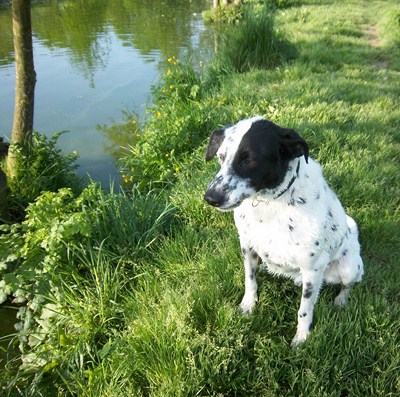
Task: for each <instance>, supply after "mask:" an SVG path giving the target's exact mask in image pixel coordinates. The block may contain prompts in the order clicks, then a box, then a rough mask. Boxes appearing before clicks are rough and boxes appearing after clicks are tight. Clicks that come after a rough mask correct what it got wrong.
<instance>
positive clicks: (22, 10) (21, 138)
mask: <svg viewBox="0 0 400 397" xmlns="http://www.w3.org/2000/svg"><path fill="white" fill-rule="evenodd" d="M12 19H13V40H14V53H15V65H16V83H15V105H14V122H13V129H12V133H11V146H10V149H9V153H8V157H7V169H8V175H9V176H10V177H14V176H15V173H16V165H17V164H16V156H15V150H14V149H15V148H14V145H13V144H14V143H17V144H19V145H22V146H28V145H29V144H30V143H31V140H32V130H33V111H34V95H35V83H36V73H35V68H34V64H33V50H32V27H31V1H30V0H12Z"/></svg>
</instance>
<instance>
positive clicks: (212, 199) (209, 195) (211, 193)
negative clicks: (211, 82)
mask: <svg viewBox="0 0 400 397" xmlns="http://www.w3.org/2000/svg"><path fill="white" fill-rule="evenodd" d="M245 198H247V196H246V195H243V196H242V197H240V198H239V199H238V200H235V202H234V203H230V202H229V199H228V197H227V196H226V194H224V193H223V192H221V191H219V190H214V189H208V190H207V191H206V193H205V195H204V200H205V201H207V203H208V204H210V205H212V206H213V207H215V208H216V209H217V210H219V211H223V212H228V211H232V210H234V209H235V208H237V207H239V205H240V204H241V203H242V202H243V200H244V199H245Z"/></svg>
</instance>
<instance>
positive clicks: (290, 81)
mask: <svg viewBox="0 0 400 397" xmlns="http://www.w3.org/2000/svg"><path fill="white" fill-rule="evenodd" d="M303 3H304V4H305V3H307V7H305V6H303V5H299V6H294V7H292V8H288V9H285V12H284V13H280V14H277V15H276V18H278V19H277V22H278V23H279V24H280V25H281V26H285V28H287V29H288V30H290V31H291V32H293V33H292V35H293V42H294V43H296V46H297V48H298V50H299V56H298V57H297V58H296V59H295V60H294V61H293V62H291V63H287V64H282V65H281V66H279V67H277V68H273V69H270V70H264V69H252V70H250V71H249V72H247V73H232V72H228V71H224V70H221V69H220V68H218V67H216V66H215V65H212V68H210V69H208V70H207V72H205V73H202V71H198V70H196V69H194V68H190V67H188V66H187V65H181V64H180V63H179V62H177V60H176V59H174V58H170V61H169V62H168V65H169V66H168V69H169V70H170V71H169V72H168V69H167V72H166V74H165V76H164V77H163V80H162V83H161V84H162V85H161V86H160V87H159V89H157V88H155V91H154V92H155V102H154V107H153V108H152V109H151V110H150V115H149V118H148V119H147V120H145V121H144V123H143V125H142V127H141V128H142V132H141V137H140V138H139V144H138V145H139V146H138V147H139V148H138V149H137V150H138V151H137V152H134V151H133V149H131V152H130V153H127V155H126V164H128V165H129V167H127V169H126V172H131V174H130V175H132V176H133V175H134V177H135V178H137V179H135V181H137V180H142V181H144V182H143V183H142V186H141V189H143V190H148V191H149V193H147V194H144V193H141V189H134V190H133V192H132V195H131V194H130V193H126V194H124V193H122V194H116V193H113V192H112V193H110V194H105V193H104V192H102V191H100V190H99V189H98V188H97V187H95V186H90V187H88V188H87V189H85V190H84V191H83V192H82V194H81V195H80V196H78V197H76V198H75V196H74V195H73V194H72V193H71V191H70V190H68V189H67V190H65V189H63V190H61V191H60V192H58V193H44V194H43V195H42V196H41V197H40V198H39V199H38V200H37V202H36V203H34V204H32V205H31V206H29V207H28V210H27V219H26V221H25V222H23V223H22V224H20V225H13V226H7V227H4V226H3V230H2V233H3V234H2V235H0V256H1V267H2V270H1V271H0V272H1V275H2V284H1V290H2V291H3V293H4V295H5V294H14V295H13V297H14V298H17V297H22V298H25V299H28V300H27V301H26V304H25V306H23V307H22V308H21V309H20V321H19V324H18V334H17V336H16V337H15V342H16V343H18V342H19V344H20V346H21V348H22V353H21V356H20V358H18V359H16V360H15V361H10V362H9V364H8V367H7V370H5V371H4V370H2V371H1V373H0V384H1V387H2V389H1V391H2V392H3V391H4V392H5V393H7V392H9V393H10V394H11V395H12V393H15V394H16V395H21V394H22V395H32V396H36V395H46V396H52V395H58V396H66V395H77V396H78V395H79V396H93V397H94V396H96V397H97V396H110V397H113V396H115V397H117V396H143V395H148V396H195V395H207V396H216V395H226V396H228V395H229V396H247V395H251V396H277V397H279V396H288V397H292V396H293V397H294V396H324V397H335V396H338V395H343V396H344V395H346V396H347V395H349V396H350V395H354V396H358V395H362V396H371V397H372V396H378V395H379V396H380V395H382V396H397V395H399V393H400V383H399V379H398V371H397V369H398V368H399V366H400V355H399V345H400V334H399V332H398V330H399V327H400V305H399V302H400V294H399V288H398V285H399V272H398V267H399V253H400V246H399V239H398V226H399V221H398V218H399V202H398V197H399V186H400V181H399V176H400V175H399V173H398V166H397V164H398V163H399V153H400V152H399V142H400V136H399V120H400V110H399V109H400V104H399V98H400V97H399V91H400V85H399V79H398V69H399V65H400V64H399V62H398V58H396V57H394V56H392V54H388V52H390V51H392V49H393V46H392V45H389V46H387V47H386V46H380V45H378V46H373V45H371V44H370V43H368V36H367V34H366V33H365V32H366V31H367V29H368V28H369V27H370V26H375V24H377V23H378V21H382V20H384V18H385V15H387V12H388V10H391V9H394V8H395V5H396V4H395V1H394V0H391V1H388V2H385V3H382V2H381V1H372V2H368V3H365V2H362V3H358V2H353V1H351V2H350V1H346V2H340V3H338V2H335V3H334V4H333V3H332V2H331V1H328V0H320V1H315V0H312V1H311V0H304V2H303ZM380 34H383V35H384V34H385V32H384V31H381V32H380ZM389 55H390V58H389V59H390V62H389V63H388V64H385V65H383V66H382V65H381V64H377V62H376V61H377V59H382V58H385V57H387V56H389ZM175 63H176V64H175ZM170 86H172V88H170ZM178 86H179V87H178ZM193 87H195V88H193ZM162 106H164V107H162ZM164 111H165V112H166V115H165V118H164V117H162V116H163V113H162V112H164ZM254 114H261V115H264V116H266V117H268V118H269V119H271V120H273V121H274V122H276V123H278V124H281V125H284V126H288V127H291V128H294V129H296V130H297V131H299V133H300V134H301V135H302V136H304V138H305V139H306V140H307V142H308V143H309V145H310V148H311V155H312V156H313V157H314V158H316V159H317V160H318V161H319V162H320V163H321V164H322V166H323V169H324V174H325V177H326V179H327V181H328V182H329V184H330V185H331V186H332V187H333V188H334V190H335V191H336V192H337V193H338V196H339V197H340V199H341V201H342V202H343V204H344V206H345V208H346V211H347V212H348V213H349V214H350V215H351V216H353V217H354V218H355V219H356V220H357V222H358V224H359V227H360V238H361V243H362V248H363V251H362V255H363V259H364V262H365V270H366V273H365V277H364V280H363V282H362V283H361V284H360V285H358V286H356V287H355V288H354V290H353V292H352V295H351V301H350V303H349V305H348V307H347V308H345V309H344V310H340V311H338V310H337V309H334V308H333V305H332V302H333V299H334V296H335V295H336V294H337V290H336V287H334V286H325V287H324V288H323V290H322V291H321V295H320V299H319V302H318V304H317V305H316V313H315V322H314V329H313V332H312V334H311V336H310V338H309V339H308V340H307V342H306V343H305V344H303V345H301V346H300V347H299V348H297V349H290V347H289V343H290V340H291V339H292V337H293V335H294V332H295V326H296V325H295V321H296V318H297V308H298V306H297V305H298V302H299V296H300V294H301V291H300V290H299V289H298V288H297V287H295V286H294V285H293V283H292V282H290V281H288V280H282V279H276V278H274V277H272V276H271V275H269V274H267V273H265V272H262V271H259V273H258V274H257V278H258V283H259V294H260V295H259V302H258V305H257V308H256V310H255V313H254V314H253V315H252V316H242V315H240V313H239V312H238V310H237V309H236V307H237V305H238V303H239V302H240V299H241V297H242V294H243V271H242V265H241V261H242V259H241V254H240V246H239V241H238V238H237V232H236V230H235V228H234V225H233V222H232V216H231V215H230V214H225V213H220V212H217V211H215V210H214V209H213V208H211V207H210V206H207V204H206V203H205V202H204V200H203V199H202V196H203V193H204V190H205V188H206V186H207V183H208V182H209V181H210V179H211V177H212V175H214V174H215V171H216V169H217V164H215V163H212V164H207V165H206V163H205V160H204V151H205V146H206V141H207V138H208V136H209V134H210V132H211V131H212V129H213V128H217V127H218V126H219V125H221V124H224V123H228V122H229V123H233V122H235V121H237V120H238V119H239V118H243V117H247V116H249V115H254ZM166 116H168V117H166ZM183 120H185V122H183ZM182 126H184V127H185V128H186V127H187V128H186V129H184V132H182V131H181V128H180V127H182ZM148 127H151V129H149V131H151V133H150V134H148V135H147V136H146V134H145V131H146V129H147V128H148ZM164 127H165V128H164ZM196 131H198V132H197V133H196ZM196 134H197V135H199V136H197V135H196ZM139 135H140V134H139ZM151 135H153V136H151ZM186 135H189V136H186ZM163 145H165V147H163ZM173 145H177V147H178V148H179V154H176V155H175V152H173V156H172V159H173V162H172V164H171V163H170V162H169V160H168V157H166V156H165V153H168V154H169V155H170V154H171V151H172V150H173V149H174V146H173ZM152 150H153V151H155V152H156V154H153V153H152ZM177 153H178V152H177ZM147 155H149V160H147V158H146V157H145V156H147ZM130 156H132V157H135V159H134V160H132V159H131V158H130ZM133 164H134V166H135V167H137V169H139V171H138V172H137V173H136V174H134V172H136V171H137V169H136V168H134V169H133V170H131V168H130V167H131V166H133ZM176 167H179V172H176ZM147 171H148V172H149V173H150V174H149V175H151V177H150V176H148V175H147V174H146V172H147ZM160 175H161V176H160ZM141 178H143V179H141ZM151 178H155V179H156V180H158V181H161V182H162V184H163V185H168V189H166V190H164V191H162V192H157V191H154V190H151V184H152V182H153V181H152V179H151ZM167 203H168V204H167ZM69 220H72V221H69ZM47 257H49V258H50V262H51V266H50V265H49V266H48V265H47V262H46V261H45V260H46V258H47ZM13 270H15V271H14V272H13ZM13 275H14V276H15V277H14V278H13ZM4 280H6V282H5V281H4ZM19 281H21V282H22V285H20V284H18V282H19ZM38 283H41V284H40V285H39V284H38ZM20 287H21V288H20ZM39 287H40V288H39ZM19 289H20V290H22V291H23V293H22V292H19V291H18V290H19ZM17 291H18V292H17ZM36 291H37V294H36V295H34V294H35V293H36ZM4 297H5V296H4ZM13 369H14V370H15V369H16V370H15V371H14V372H12V370H13Z"/></svg>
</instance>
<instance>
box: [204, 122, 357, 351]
mask: <svg viewBox="0 0 400 397" xmlns="http://www.w3.org/2000/svg"><path fill="white" fill-rule="evenodd" d="M255 120H258V118H255V119H249V120H244V121H241V122H239V123H238V124H237V125H236V126H233V127H230V128H228V129H227V130H226V131H225V139H224V141H223V143H222V144H221V146H220V148H219V150H218V152H217V156H218V157H219V159H220V164H221V169H220V171H219V173H218V174H217V176H216V177H215V179H214V181H213V182H212V183H211V184H210V187H214V188H215V187H216V186H217V187H218V186H221V189H222V188H223V189H224V191H225V192H226V194H227V196H228V197H229V199H228V201H227V203H226V205H224V206H223V207H221V208H219V209H221V210H230V209H234V219H235V223H236V226H237V229H238V232H239V237H240V244H241V247H242V251H243V254H244V264H245V294H244V297H243V300H242V303H241V305H240V307H241V309H242V311H243V312H251V311H252V310H253V308H254V305H255V302H256V301H257V282H256V277H255V272H256V267H257V264H258V261H259V258H261V261H262V266H263V267H265V268H266V269H267V270H268V271H269V272H271V273H273V274H276V275H279V276H285V277H289V278H292V279H293V280H294V282H295V283H296V284H297V285H302V288H303V293H302V298H301V303H300V308H299V310H298V326H297V332H296V335H295V337H294V339H293V341H292V346H297V345H298V344H299V343H301V342H303V341H304V340H305V339H306V338H307V336H308V335H309V333H310V326H311V323H312V318H313V308H314V304H315V303H316V301H317V298H318V294H319V290H320V288H321V286H322V284H323V283H324V282H326V283H333V284H342V285H343V289H342V291H341V292H340V293H339V295H338V296H337V297H336V299H335V303H336V304H337V305H339V306H344V305H345V304H346V303H347V298H348V295H349V292H350V288H351V286H352V285H353V284H354V283H355V282H359V281H361V278H362V275H363V262H362V259H361V257H360V245H359V242H358V232H357V225H356V223H355V222H354V220H353V219H352V218H350V217H349V216H348V215H346V213H345V211H344V209H343V207H342V205H341V203H340V201H339V200H338V198H337V196H336V195H335V194H334V193H333V191H332V190H331V189H330V188H329V187H328V185H327V183H326V181H325V180H324V178H323V175H322V171H321V167H320V166H319V165H318V164H317V163H316V162H315V161H314V160H312V159H311V158H309V160H308V164H307V162H306V160H305V158H304V157H303V156H302V157H298V158H295V159H293V160H291V161H290V163H289V170H288V172H287V174H286V175H285V178H284V181H283V182H282V183H281V184H280V185H279V186H278V187H277V188H276V189H273V190H266V189H265V190H262V191H259V192H255V190H254V189H253V188H252V187H251V185H250V184H249V183H248V181H246V180H241V179H240V178H238V177H237V176H235V175H234V173H232V169H231V168H232V160H233V158H234V156H235V153H236V150H237V148H238V146H239V144H240V141H241V139H242V137H243V135H244V134H245V133H246V132H247V131H248V130H249V128H250V126H251V124H252V122H253V121H255ZM297 171H298V172H297ZM293 177H295V180H294V182H293V184H291V185H290V187H289V189H287V190H286V191H285V188H286V187H287V186H289V184H290V181H291V180H292V178H293ZM282 192H284V194H282V195H280V193H282Z"/></svg>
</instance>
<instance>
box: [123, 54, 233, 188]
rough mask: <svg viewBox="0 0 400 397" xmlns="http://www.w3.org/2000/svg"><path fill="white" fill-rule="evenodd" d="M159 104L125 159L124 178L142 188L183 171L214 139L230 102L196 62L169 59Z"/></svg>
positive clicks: (166, 181) (158, 92)
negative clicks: (208, 81)
mask: <svg viewBox="0 0 400 397" xmlns="http://www.w3.org/2000/svg"><path fill="white" fill-rule="evenodd" d="M153 96H154V100H153V106H152V107H151V108H149V109H148V116H149V117H148V118H147V120H145V121H144V123H143V125H142V131H141V133H140V134H139V135H140V136H139V138H138V141H137V144H136V145H135V146H131V147H130V148H128V150H127V151H126V152H125V153H124V154H123V155H122V156H121V161H120V164H121V168H122V173H123V175H124V180H125V181H129V182H130V183H134V184H136V185H137V186H138V188H139V189H140V190H149V189H151V188H152V187H156V186H165V185H166V184H169V183H171V182H174V181H175V180H176V177H177V176H178V175H179V173H180V172H181V171H182V170H181V169H180V166H181V162H182V160H183V159H184V158H185V157H186V156H187V155H188V154H190V153H192V152H193V151H194V150H195V149H196V148H197V146H198V145H199V144H200V143H202V142H203V141H204V139H205V138H206V137H208V136H209V134H210V131H212V129H213V128H215V127H216V126H217V125H218V124H219V123H224V122H227V121H228V119H229V113H228V112H226V113H225V114H222V113H221V112H220V109H219V108H220V107H221V106H222V105H223V103H224V98H222V97H220V96H219V95H218V94H216V93H214V92H213V86H212V84H211V85H210V84H208V86H207V85H206V84H205V83H204V80H203V78H202V75H201V73H200V72H199V71H196V70H195V69H194V66H193V65H192V64H191V63H190V62H185V63H180V62H179V61H178V60H177V59H176V58H175V57H171V58H169V59H168V69H167V71H166V73H165V74H164V76H163V77H162V81H161V83H160V85H159V86H157V87H154V88H153Z"/></svg>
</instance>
